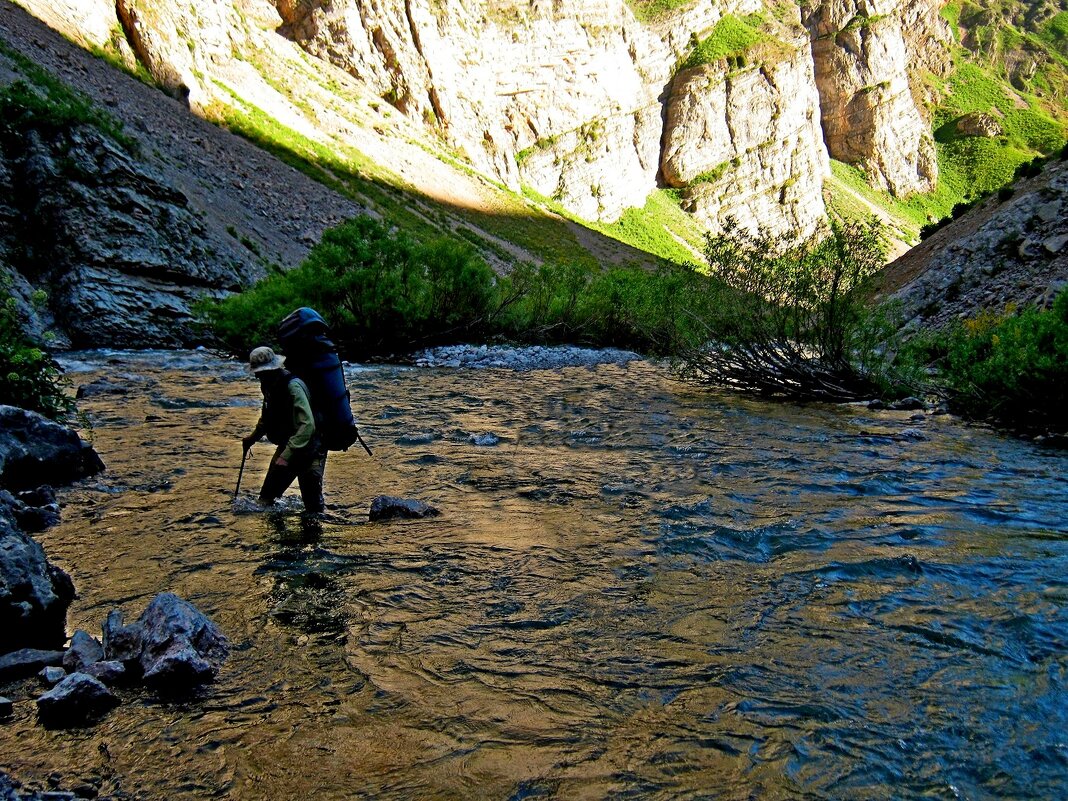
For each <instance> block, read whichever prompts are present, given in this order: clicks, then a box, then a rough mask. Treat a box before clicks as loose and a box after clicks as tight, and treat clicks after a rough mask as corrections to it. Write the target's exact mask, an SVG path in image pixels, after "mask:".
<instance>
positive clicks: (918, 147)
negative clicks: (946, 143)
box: [802, 0, 949, 196]
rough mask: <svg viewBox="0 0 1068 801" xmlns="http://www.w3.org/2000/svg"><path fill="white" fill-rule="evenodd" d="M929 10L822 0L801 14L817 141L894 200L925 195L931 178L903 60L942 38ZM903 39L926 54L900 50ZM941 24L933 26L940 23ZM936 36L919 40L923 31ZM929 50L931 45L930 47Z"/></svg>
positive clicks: (925, 137)
mask: <svg viewBox="0 0 1068 801" xmlns="http://www.w3.org/2000/svg"><path fill="white" fill-rule="evenodd" d="M934 7H935V6H934V4H931V3H916V2H913V3H911V4H909V5H907V6H905V7H904V8H903V7H902V3H901V2H900V0H823V2H820V3H816V4H813V5H811V6H804V7H802V18H803V21H804V24H805V26H806V27H807V28H808V29H809V31H810V33H811V34H812V57H813V59H814V61H815V63H816V70H815V74H816V83H817V86H818V87H819V93H820V106H821V109H822V114H823V132H824V138H825V141H826V143H827V149H828V150H829V152H830V154H831V156H832V157H833V158H836V159H839V160H840V161H845V162H848V163H851V164H858V165H861V166H863V167H864V168H865V170H866V172H867V174H868V177H869V179H870V180H871V181H872V183H873V184H874V185H875V186H878V187H879V188H881V189H885V190H888V191H889V192H891V193H892V194H894V195H898V196H904V195H908V194H910V193H913V192H928V191H930V190H932V189H933V188H934V185H935V182H936V180H937V176H938V167H937V161H936V156H935V148H934V140H933V139H932V137H931V133H930V126H929V124H928V122H927V121H925V120H924V119H923V118H922V116H921V114H920V110H919V108H918V107H917V104H916V101H915V99H914V96H913V88H912V84H911V83H910V64H909V57H910V55H913V54H915V53H917V52H921V53H922V52H924V51H925V50H936V51H937V50H941V51H942V52H946V50H945V48H944V47H941V48H940V47H938V46H937V45H939V44H941V42H940V39H941V40H942V41H945V40H948V39H949V32H948V29H947V28H946V25H945V23H944V22H943V21H942V20H941V19H940V18H939V17H938V16H937V13H931V11H932V9H934ZM906 21H908V22H911V23H912V25H913V28H912V29H911V31H910V34H909V36H910V39H911V41H912V42H914V43H918V42H921V41H922V42H923V43H924V44H925V45H926V47H917V46H913V47H911V48H910V47H908V46H907V45H906V30H908V29H907V28H906ZM939 23H940V24H939ZM924 26H926V28H927V29H930V30H931V31H934V32H935V33H933V34H932V33H926V34H925V33H924V30H923V27H924ZM932 45H935V46H932Z"/></svg>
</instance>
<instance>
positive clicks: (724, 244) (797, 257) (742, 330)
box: [682, 220, 885, 401]
mask: <svg viewBox="0 0 1068 801" xmlns="http://www.w3.org/2000/svg"><path fill="white" fill-rule="evenodd" d="M884 252H885V251H884V245H883V240H882V237H881V235H880V233H879V227H878V224H877V223H876V222H875V221H874V220H872V221H869V222H866V223H862V222H845V223H841V222H831V223H830V227H829V229H828V230H827V231H826V232H825V234H824V235H823V236H822V237H819V238H814V239H812V240H810V241H807V242H802V243H800V244H797V243H793V242H790V241H789V240H788V239H787V238H786V237H784V236H774V235H771V234H769V233H767V232H764V231H759V232H756V233H752V232H748V231H745V230H742V229H740V228H739V227H738V226H737V225H736V224H734V223H733V222H731V223H730V224H728V225H727V226H726V227H725V229H724V230H723V232H721V233H719V234H715V235H713V234H709V235H708V236H707V238H706V243H705V258H706V260H707V262H708V266H709V269H710V271H711V273H712V274H713V276H715V278H716V279H718V281H719V282H718V283H717V282H710V283H709V285H708V286H709V290H710V292H711V293H712V294H713V299H712V302H710V303H709V304H708V306H707V307H706V308H707V311H706V312H705V313H704V314H703V315H702V316H701V320H700V322H701V324H702V326H703V330H704V333H705V336H704V337H703V339H702V340H701V341H700V342H698V343H695V344H692V345H691V346H689V347H686V348H684V350H683V353H682V365H683V373H684V374H685V375H688V376H689V377H691V378H694V379H696V380H698V381H701V382H705V383H709V384H714V385H720V386H725V387H733V388H737V389H743V390H747V391H751V392H756V393H759V394H762V395H773V396H776V395H777V396H784V397H791V398H796V399H802V400H829V401H843V400H850V399H854V398H858V397H864V396H870V395H872V394H875V393H877V392H878V390H879V382H878V381H877V379H876V375H875V367H876V364H877V362H878V361H879V358H878V356H877V353H876V351H877V348H876V347H875V346H874V345H873V343H872V341H871V340H872V336H873V332H874V330H875V327H873V326H872V325H871V321H870V315H869V312H868V311H867V309H866V306H865V300H866V297H865V290H864V282H865V281H866V280H867V279H868V278H869V277H870V276H872V275H873V274H874V273H875V272H876V271H877V270H878V269H879V268H880V267H881V266H882V264H883V255H884Z"/></svg>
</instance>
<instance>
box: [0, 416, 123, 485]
mask: <svg viewBox="0 0 1068 801" xmlns="http://www.w3.org/2000/svg"><path fill="white" fill-rule="evenodd" d="M103 469H104V463H103V462H101V461H100V457H99V456H98V455H97V453H96V451H94V450H93V448H92V446H91V445H89V443H87V442H83V441H82V439H81V438H80V437H79V436H78V434H77V433H76V432H75V431H72V430H71V429H69V428H66V427H65V426H62V425H59V424H58V423H54V422H52V421H51V420H49V419H48V418H46V417H43V416H41V415H40V414H37V412H30V411H27V410H25V409H19V408H18V407H15V406H3V405H0V487H8V488H10V489H27V488H30V487H39V486H40V485H42V484H44V483H45V482H46V481H51V482H54V483H60V484H65V483H69V482H71V481H77V480H78V479H81V478H85V477H86V476H91V475H95V474H96V473H99V472H100V471H101V470H103ZM52 500H53V501H54V498H53V499H52Z"/></svg>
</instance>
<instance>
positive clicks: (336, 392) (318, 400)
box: [278, 306, 360, 451]
mask: <svg viewBox="0 0 1068 801" xmlns="http://www.w3.org/2000/svg"><path fill="white" fill-rule="evenodd" d="M329 333H330V332H329V329H328V328H327V325H326V321H325V320H324V319H323V318H322V317H321V316H320V315H319V313H318V312H317V311H315V310H314V309H309V308H307V307H306V306H305V307H302V308H299V309H297V310H296V311H294V312H293V313H292V314H290V315H289V316H287V317H286V318H285V319H284V320H282V322H281V323H279V325H278V343H279V345H281V349H282V352H283V353H284V354H285V357H286V369H287V370H289V371H290V372H291V373H293V375H295V376H297V378H299V379H300V380H301V381H303V382H304V383H305V384H306V385H307V387H308V392H309V393H311V404H312V412H313V414H314V415H315V427H316V429H317V430H318V432H319V436H320V437H321V439H322V441H323V445H324V446H325V447H326V449H327V450H331V451H344V450H348V449H349V447H350V446H351V445H352V444H353V443H354V442H356V440H357V439H358V438H359V436H360V434H359V431H358V430H357V428H356V421H355V420H354V419H353V417H352V407H351V406H350V399H349V390H348V387H346V386H345V371H344V370H343V369H342V367H341V358H340V357H339V356H338V353H337V347H336V346H335V345H334V343H333V342H331V341H330V339H329V338H328V336H329Z"/></svg>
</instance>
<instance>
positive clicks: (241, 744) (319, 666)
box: [0, 352, 1068, 801]
mask: <svg viewBox="0 0 1068 801" xmlns="http://www.w3.org/2000/svg"><path fill="white" fill-rule="evenodd" d="M66 366H67V368H68V371H70V372H71V374H72V375H73V378H74V380H75V382H77V383H80V384H81V383H88V382H90V381H92V380H93V379H96V378H105V379H107V380H108V381H111V382H113V383H117V384H120V385H121V386H122V387H124V388H125V389H126V394H122V395H119V394H99V395H94V396H92V397H88V398H86V399H85V400H83V401H82V402H81V408H82V409H83V410H84V411H86V412H87V413H88V415H89V418H90V419H91V421H92V424H93V428H94V436H95V445H96V448H97V450H98V451H99V452H100V454H101V456H102V457H103V459H104V461H105V463H106V464H107V466H108V471H107V472H106V473H104V474H102V476H100V477H98V478H97V479H93V480H90V481H89V482H86V483H83V484H81V485H79V486H76V487H72V488H69V489H66V490H63V491H62V493H61V499H62V501H63V503H64V509H63V521H62V523H61V524H60V525H58V526H57V527H55V528H53V529H50V530H48V531H46V532H44V533H42V534H40V535H38V538H39V539H40V541H41V542H42V544H43V545H44V547H45V549H46V551H47V552H48V554H49V556H50V558H51V559H52V560H53V561H55V562H56V563H57V564H59V565H60V566H61V567H63V568H64V569H66V570H67V571H68V572H69V573H70V574H71V576H72V577H73V579H74V582H75V585H76V586H77V588H78V591H79V597H78V599H76V600H75V602H74V605H73V606H72V607H71V610H70V614H69V616H68V628H69V630H70V631H73V630H74V629H76V628H84V629H86V630H88V631H90V632H91V633H94V634H99V630H100V624H101V623H102V622H103V619H104V617H105V616H106V614H107V612H108V611H109V610H110V609H112V608H115V607H119V608H122V609H123V610H125V611H126V613H127V617H135V616H136V615H137V614H139V613H140V611H141V610H142V609H143V608H144V607H145V606H146V605H147V603H148V602H149V600H150V599H151V598H152V597H153V596H154V595H156V594H157V593H159V592H161V591H165V590H169V591H173V592H176V593H178V594H179V595H181V596H183V597H185V598H188V599H189V600H191V601H193V602H194V603H196V604H197V605H198V606H199V607H200V608H201V609H203V610H204V611H205V612H207V613H208V614H209V615H210V616H211V617H212V618H213V619H214V620H215V621H216V622H217V623H218V624H219V625H220V627H221V628H222V630H223V631H224V632H225V633H226V634H227V635H228V637H229V638H230V640H231V642H232V645H233V652H232V654H231V656H230V659H229V660H228V662H227V663H226V664H225V666H224V667H223V670H222V672H221V674H220V676H219V679H218V681H217V682H216V683H215V684H213V685H210V686H209V687H207V688H206V689H205V690H204V691H203V692H202V693H201V694H200V695H199V696H198V697H196V698H193V699H188V700H183V701H179V702H173V701H172V702H164V701H160V700H158V699H156V698H154V697H152V696H150V695H145V694H140V693H137V692H134V691H129V692H127V693H126V696H125V702H124V704H123V705H122V706H121V707H119V708H118V709H116V710H114V711H113V712H111V713H109V715H108V716H107V717H105V718H104V719H103V720H102V721H101V722H100V723H98V724H96V725H95V726H93V727H91V728H87V729H81V730H68V731H49V730H46V729H44V728H42V727H41V726H40V725H39V724H38V723H37V722H36V719H35V715H34V713H33V704H32V701H23V702H20V703H17V704H16V715H15V719H14V720H13V721H12V722H10V723H7V724H4V725H0V766H3V767H5V768H7V769H9V770H10V771H11V772H12V773H13V774H14V775H15V776H17V777H18V778H21V779H22V780H23V781H31V782H32V781H34V780H43V779H44V777H47V776H48V775H49V774H50V773H52V772H53V771H56V772H58V773H59V774H61V775H63V776H70V777H80V776H87V775H93V776H97V777H101V778H102V779H103V784H104V788H103V792H105V793H107V792H114V791H116V790H120V791H123V792H126V793H129V794H130V795H132V796H134V797H138V798H146V799H156V798H160V799H163V798H166V799H174V798H211V797H229V798H247V799H268V798H269V799H305V798H317V799H348V798H367V799H372V798H373V799H474V798H486V799H502V801H531V800H532V799H608V798H611V799H690V798H723V799H750V798H760V799H779V798H811V799H822V798H849V799H853V798H858V799H867V798H870V799H899V798H945V799H954V798H967V799H983V798H1014V799H1025V798H1026V799H1051V798H1064V797H1065V796H1066V794H1068V689H1066V679H1068V676H1066V671H1068V525H1066V520H1068V456H1065V455H1064V454H1063V453H1060V452H1056V451H1044V450H1042V449H1040V448H1038V447H1036V446H1033V445H1031V444H1028V443H1023V442H1018V441H1014V440H1011V439H1007V438H1003V437H999V436H996V435H994V434H991V433H990V432H987V431H985V430H982V429H980V428H974V427H966V426H963V425H961V424H960V423H959V422H956V421H954V420H952V419H950V418H947V417H930V416H928V417H925V418H924V419H922V420H910V419H909V414H908V413H890V412H872V411H869V410H867V409H866V408H864V407H830V406H809V407H796V406H791V405H788V404H769V403H762V402H758V401H753V400H749V399H745V398H741V397H737V396H734V395H728V394H711V393H708V392H704V391H700V390H697V389H694V388H692V387H688V386H686V385H683V384H679V383H677V382H676V381H674V380H673V379H672V378H671V376H670V374H669V373H668V371H666V370H665V369H664V368H661V367H658V366H656V365H652V364H649V363H645V362H635V363H631V364H629V365H601V366H598V367H593V368H566V369H559V370H538V371H531V372H512V371H504V370H488V369H487V370H474V369H459V370H450V369H411V368H404V367H388V366H386V367H374V368H367V369H361V368H352V369H350V371H349V383H350V387H351V389H352V393H353V406H354V409H355V410H356V411H357V414H358V417H359V418H360V420H361V421H362V426H361V429H362V431H363V434H364V436H365V438H366V439H367V441H368V444H370V445H371V447H372V448H373V449H374V450H375V458H374V459H373V460H372V459H370V458H368V457H367V455H366V454H365V453H363V452H361V451H359V450H358V449H353V450H350V451H349V452H347V453H343V454H336V453H335V454H331V457H330V460H329V462H328V465H327V471H326V495H327V502H328V504H329V505H330V510H329V511H330V518H329V519H328V520H327V521H326V522H323V523H321V524H316V523H312V522H308V521H303V520H302V519H301V517H300V516H299V515H298V514H296V513H295V511H293V508H294V507H295V508H299V501H295V500H294V501H290V502H289V503H288V506H289V507H290V510H289V511H286V512H283V513H271V514H238V513H235V507H234V506H233V505H232V504H231V495H232V493H233V490H234V484H235V482H236V480H237V474H238V467H239V465H240V463H241V447H240V437H241V436H243V435H244V434H246V433H248V432H249V431H250V430H251V428H252V426H253V424H254V422H255V419H256V416H257V414H258V408H259V389H258V386H257V384H256V382H255V381H254V380H252V379H251V378H250V377H248V376H247V374H246V373H245V371H244V369H243V366H242V365H241V364H239V363H236V362H226V361H221V360H219V359H216V358H213V357H211V356H210V355H207V354H201V353H181V352H179V353H173V352H170V353H160V352H157V353H141V354H134V353H91V354H75V355H73V356H70V357H68V358H67V359H66ZM489 435H492V436H489ZM271 450H272V449H271V447H270V446H269V445H267V444H261V445H258V446H256V447H255V448H254V449H253V451H252V454H251V456H250V458H249V461H248V464H247V465H246V468H245V471H244V478H243V485H242V494H243V495H250V496H251V495H253V494H254V493H255V491H256V490H257V488H258V486H259V482H260V480H261V479H262V476H263V472H264V470H265V468H266V463H267V459H268V457H269V455H270V452H271ZM291 492H293V493H295V489H294V490H292V491H291ZM379 494H389V495H399V496H404V497H413V498H418V499H421V500H424V501H427V502H429V503H432V504H433V505H435V506H437V507H439V508H440V509H441V510H442V512H443V514H442V516H441V517H438V518H433V519H428V520H423V521H398V522H390V523H373V524H372V523H368V522H366V511H367V508H368V506H369V503H370V499H371V498H372V497H373V496H376V495H379ZM238 507H240V504H238Z"/></svg>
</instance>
